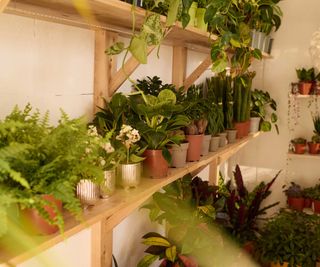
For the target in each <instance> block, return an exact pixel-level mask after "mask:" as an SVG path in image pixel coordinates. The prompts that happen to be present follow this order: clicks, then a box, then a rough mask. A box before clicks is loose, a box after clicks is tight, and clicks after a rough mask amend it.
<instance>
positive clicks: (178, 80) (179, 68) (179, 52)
mask: <svg viewBox="0 0 320 267" xmlns="http://www.w3.org/2000/svg"><path fill="white" fill-rule="evenodd" d="M172 50H173V55H172V83H173V84H174V85H175V86H176V88H177V89H178V88H180V87H181V86H183V82H184V80H185V78H186V69H187V48H185V47H183V46H174V47H173V49H172Z"/></svg>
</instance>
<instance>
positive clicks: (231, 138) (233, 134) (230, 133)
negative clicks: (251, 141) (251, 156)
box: [227, 130, 237, 144]
mask: <svg viewBox="0 0 320 267" xmlns="http://www.w3.org/2000/svg"><path fill="white" fill-rule="evenodd" d="M227 139H228V143H229V144H232V143H234V142H236V141H237V130H227Z"/></svg>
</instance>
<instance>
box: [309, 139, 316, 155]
mask: <svg viewBox="0 0 320 267" xmlns="http://www.w3.org/2000/svg"><path fill="white" fill-rule="evenodd" d="M308 147H309V153H310V154H318V153H319V144H318V143H313V142H308Z"/></svg>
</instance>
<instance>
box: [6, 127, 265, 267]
mask: <svg viewBox="0 0 320 267" xmlns="http://www.w3.org/2000/svg"><path fill="white" fill-rule="evenodd" d="M259 135H260V133H255V134H250V135H249V136H248V137H246V138H243V139H241V140H238V141H237V142H236V143H233V144H229V145H227V146H225V147H224V148H221V149H219V150H218V151H217V152H212V153H209V155H207V156H205V157H202V158H201V160H200V161H198V162H192V163H188V164H187V165H186V167H184V168H177V169H174V168H172V169H170V173H169V176H168V177H166V178H163V179H147V178H144V179H142V182H141V184H140V185H139V187H138V188H135V189H130V190H128V191H126V190H123V189H117V190H116V192H115V194H114V195H112V196H111V197H110V198H108V199H104V200H100V201H99V202H98V203H97V204H96V205H95V206H93V207H91V208H89V209H87V210H85V211H84V222H83V223H79V222H78V221H75V220H74V219H73V218H72V217H69V218H66V226H65V233H64V234H63V235H61V234H55V235H52V236H47V237H36V238H32V239H31V240H32V241H30V242H29V243H28V245H27V247H24V248H23V246H21V245H20V244H19V241H20V242H21V240H24V239H25V238H23V236H21V235H19V238H18V239H17V240H16V241H15V240H12V237H10V239H11V240H10V241H11V244H12V242H13V243H14V250H15V252H14V253H10V252H9V251H8V246H7V245H6V239H5V238H4V239H2V240H0V265H1V263H4V262H7V263H10V264H12V265H16V264H19V263H21V262H23V261H25V260H27V259H29V258H31V257H33V256H34V255H36V254H37V253H40V252H42V251H44V250H46V249H48V248H50V247H52V246H54V245H56V244H58V243H59V242H61V241H63V240H65V239H66V238H68V237H70V236H72V235H74V234H76V233H78V232H80V231H81V230H83V229H85V228H87V227H89V226H92V225H94V224H95V223H97V222H99V221H102V220H107V228H108V229H110V230H111V229H112V228H113V227H114V226H116V225H117V224H119V223H120V222H121V221H122V220H123V219H124V218H125V217H127V216H128V215H129V214H130V213H131V212H132V211H134V210H135V209H137V208H138V207H139V206H140V205H141V204H143V203H144V202H145V201H146V200H147V199H148V198H150V197H151V196H152V195H153V194H154V193H155V192H157V191H158V190H160V189H161V188H162V187H164V186H166V185H168V184H170V183H172V182H173V181H175V180H177V179H179V178H181V177H183V176H184V175H186V174H188V173H194V172H196V171H198V170H201V169H202V168H203V167H205V166H207V165H208V164H210V163H211V162H213V161H214V160H216V161H217V162H218V164H220V163H222V162H224V161H225V160H227V159H228V158H229V157H231V156H232V155H234V154H235V153H237V152H238V151H239V150H240V149H241V148H242V147H244V146H245V145H246V144H248V143H249V142H250V141H251V140H252V139H254V138H256V137H258V136H259ZM24 235H25V234H24ZM26 238H28V239H29V240H30V236H29V237H26ZM31 242H32V243H33V245H32V243H31Z"/></svg>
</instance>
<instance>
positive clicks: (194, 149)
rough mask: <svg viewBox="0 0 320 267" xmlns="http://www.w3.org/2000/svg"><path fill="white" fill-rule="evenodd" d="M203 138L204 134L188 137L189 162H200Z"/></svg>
mask: <svg viewBox="0 0 320 267" xmlns="http://www.w3.org/2000/svg"><path fill="white" fill-rule="evenodd" d="M203 137H204V136H203V134H194V135H186V139H187V140H188V142H189V148H188V153H187V161H198V160H200V155H201V147H202V141H203Z"/></svg>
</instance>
